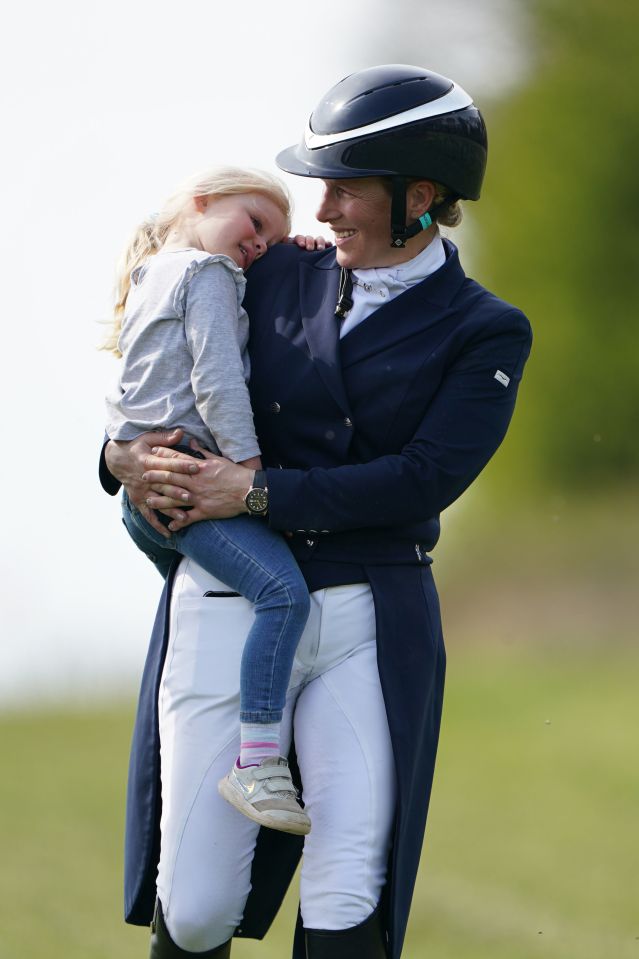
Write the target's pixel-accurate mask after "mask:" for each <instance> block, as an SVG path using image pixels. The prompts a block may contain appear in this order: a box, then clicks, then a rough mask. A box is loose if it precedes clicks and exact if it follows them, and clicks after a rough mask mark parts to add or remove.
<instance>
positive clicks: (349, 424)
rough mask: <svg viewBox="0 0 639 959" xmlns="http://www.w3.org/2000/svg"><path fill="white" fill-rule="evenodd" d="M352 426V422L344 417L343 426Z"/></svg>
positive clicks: (348, 417) (347, 417)
mask: <svg viewBox="0 0 639 959" xmlns="http://www.w3.org/2000/svg"><path fill="white" fill-rule="evenodd" d="M352 425H353V421H352V420H351V418H350V416H345V417H344V426H352Z"/></svg>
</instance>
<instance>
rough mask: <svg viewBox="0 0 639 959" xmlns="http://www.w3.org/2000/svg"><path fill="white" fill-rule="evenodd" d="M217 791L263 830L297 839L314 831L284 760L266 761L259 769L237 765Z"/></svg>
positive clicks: (274, 758)
mask: <svg viewBox="0 0 639 959" xmlns="http://www.w3.org/2000/svg"><path fill="white" fill-rule="evenodd" d="M217 788H218V792H219V794H220V796H223V797H224V799H226V801H227V802H230V803H231V805H232V806H235V808H236V809H239V811H240V812H241V813H244V815H245V816H248V818H249V819H253V820H254V821H255V822H259V824H260V825H261V826H268V827H269V828H270V829H280V830H281V831H282V832H292V833H294V834H295V835H296V836H305V835H306V834H307V833H308V832H310V830H311V820H310V819H309V818H308V816H307V815H306V813H305V812H304V810H303V809H302V807H301V806H300V804H299V800H298V798H297V790H296V789H295V786H294V785H293V780H292V779H291V771H290V769H289V768H288V762H287V760H286V759H284V758H283V757H282V756H275V757H272V758H269V759H263V760H262V762H261V763H260V764H259V766H244V767H242V766H238V765H237V763H235V764H234V765H233V768H232V770H231V771H230V773H229V774H228V776H225V777H224V779H220V781H219V783H218V786H217Z"/></svg>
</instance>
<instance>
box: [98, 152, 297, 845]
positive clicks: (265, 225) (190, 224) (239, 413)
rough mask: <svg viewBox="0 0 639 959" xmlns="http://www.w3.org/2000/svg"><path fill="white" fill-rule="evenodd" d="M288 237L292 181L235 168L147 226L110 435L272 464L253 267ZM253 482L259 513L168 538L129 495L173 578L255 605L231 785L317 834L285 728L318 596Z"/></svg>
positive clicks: (123, 281)
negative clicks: (254, 380) (273, 526)
mask: <svg viewBox="0 0 639 959" xmlns="http://www.w3.org/2000/svg"><path fill="white" fill-rule="evenodd" d="M289 229H290V200H289V197H288V195H287V193H286V191H285V188H284V186H283V185H282V184H281V183H280V181H279V180H277V179H276V178H275V177H272V176H270V175H268V174H265V173H262V172H258V171H248V170H238V169H235V168H228V167H227V168H219V169H215V170H213V171H211V172H209V173H206V174H204V175H203V176H199V177H194V178H192V179H191V180H189V181H188V182H187V183H186V184H184V186H183V187H182V188H181V189H180V190H179V191H178V192H177V193H176V194H175V195H174V196H173V197H171V199H170V200H169V201H168V202H167V203H166V204H165V206H164V207H163V209H162V210H161V211H160V213H159V214H157V216H154V217H152V218H151V219H149V220H148V221H146V222H145V223H143V224H142V225H141V226H140V227H139V229H138V230H137V232H136V234H135V236H134V237H133V240H132V242H131V244H130V245H129V247H128V249H127V251H126V253H125V256H124V262H123V265H122V272H121V276H120V278H119V302H118V304H117V306H116V309H115V321H114V329H113V333H112V336H111V338H110V340H109V342H108V343H107V344H106V346H107V348H110V349H112V350H113V352H115V353H116V355H121V356H122V360H123V364H122V370H121V373H120V377H119V382H118V384H117V387H116V388H115V390H114V391H113V392H112V393H111V394H110V395H109V396H108V397H107V432H108V434H109V436H110V438H111V439H115V440H132V439H135V438H136V437H137V436H139V435H140V434H141V433H145V432H147V431H150V430H157V429H170V428H173V427H178V426H179V427H181V428H182V430H183V431H184V434H185V440H184V442H185V443H187V442H188V441H189V440H190V439H195V440H197V442H198V443H199V444H200V445H201V446H202V447H204V448H206V449H208V450H210V451H211V452H213V453H220V454H221V455H223V456H226V457H228V458H229V459H232V460H234V461H235V462H238V463H242V464H243V465H245V466H248V467H250V468H251V469H255V470H257V471H260V470H261V468H262V464H261V461H260V449H259V446H258V442H257V438H256V435H255V430H254V428H253V414H252V411H251V405H250V401H249V394H248V389H247V386H246V381H247V379H248V374H249V367H248V357H247V352H246V345H247V339H248V317H247V315H246V312H245V310H243V309H242V298H243V296H244V288H245V285H246V280H245V278H244V272H245V271H246V270H248V268H249V267H250V266H251V264H252V263H253V261H254V260H256V259H257V258H258V257H261V256H263V255H264V254H265V253H266V252H267V250H268V248H269V246H271V245H272V244H273V243H277V242H279V241H280V240H282V239H283V238H284V237H285V236H286V235H287V234H288V231H289ZM186 452H189V453H192V450H191V449H189V448H188V447H187V449H186ZM262 485H263V484H262ZM253 486H254V490H256V492H253V491H252V501H251V498H250V497H251V494H249V498H247V507H248V508H249V511H250V512H253V513H254V514H255V515H250V516H238V517H235V518H232V519H224V520H218V521H210V520H207V521H203V522H199V523H194V524H193V525H191V526H189V527H187V528H186V529H184V530H181V531H179V532H177V533H174V534H172V535H171V537H170V539H168V540H167V539H165V538H164V537H163V536H162V535H161V534H160V533H158V532H157V530H155V529H153V527H152V526H151V525H150V524H149V523H148V522H147V521H146V519H145V518H144V516H142V514H141V513H140V512H139V511H138V510H136V509H135V508H134V507H133V506H132V505H131V503H130V502H129V500H128V498H127V497H126V494H125V496H124V499H123V514H124V524H125V526H126V528H127V530H128V531H129V533H130V535H131V537H132V539H133V540H134V542H135V543H136V545H137V546H138V547H139V548H140V549H141V550H143V552H145V553H146V554H147V555H148V556H149V557H150V558H151V559H152V560H153V561H154V562H155V563H156V565H157V566H158V569H159V570H160V572H161V573H162V574H163V575H164V576H166V574H167V572H168V568H169V566H170V565H171V562H172V561H173V560H174V558H175V552H176V551H177V552H178V553H181V554H182V555H184V556H189V557H191V558H192V559H194V560H195V561H196V562H197V563H199V564H200V565H201V566H202V567H204V569H206V570H207V571H208V572H209V573H211V574H212V575H214V576H216V577H217V578H219V579H221V580H222V581H223V582H224V583H226V584H227V585H228V586H229V587H230V588H231V589H233V590H236V591H237V592H238V593H240V594H242V595H243V596H245V597H246V598H247V599H250V600H251V601H252V602H253V603H254V604H255V622H254V625H253V627H252V629H251V632H250V633H249V636H248V638H247V640H246V646H245V649H244V653H243V658H242V669H241V676H240V723H241V740H240V742H241V745H240V754H239V757H238V759H237V761H236V763H235V764H234V767H233V769H232V770H231V771H230V773H229V774H228V776H226V777H225V778H224V779H222V780H221V781H220V783H219V787H218V788H219V791H220V793H221V795H222V796H223V797H224V798H225V799H227V800H228V801H229V802H231V803H232V804H233V805H234V806H235V807H236V808H237V809H239V810H240V811H241V812H243V813H244V814H245V815H246V816H249V817H250V818H251V819H254V820H255V821H256V822H259V823H260V824H261V825H264V826H270V827H272V828H274V829H281V830H283V831H286V832H293V833H297V834H305V833H307V832H308V831H309V829H310V820H309V818H308V816H307V815H306V813H305V812H304V810H303V809H302V808H301V806H300V804H299V802H298V800H297V796H296V792H295V789H294V787H293V784H292V781H291V775H290V772H289V768H288V763H287V761H286V759H283V758H282V757H281V756H280V751H281V750H280V722H281V719H282V710H283V707H284V703H285V698H286V690H287V686H288V681H289V677H290V672H291V667H292V663H293V656H294V653H295V649H296V647H297V643H298V641H299V638H300V636H301V634H302V631H303V629H304V626H305V624H306V619H307V617H308V612H309V596H308V591H307V589H306V585H305V583H304V580H303V578H302V575H301V573H300V571H299V569H298V567H297V564H296V563H295V560H294V559H293V557H292V556H291V553H290V551H289V549H288V547H287V546H286V544H285V542H284V540H283V539H282V537H281V536H280V535H279V534H278V533H275V532H273V531H272V530H270V529H268V527H267V526H266V524H265V523H264V521H263V518H262V516H263V515H265V509H264V504H263V502H261V498H260V492H261V491H260V489H259V487H260V477H259V472H258V473H257V474H256V479H255V480H254V483H253ZM167 523H168V520H167Z"/></svg>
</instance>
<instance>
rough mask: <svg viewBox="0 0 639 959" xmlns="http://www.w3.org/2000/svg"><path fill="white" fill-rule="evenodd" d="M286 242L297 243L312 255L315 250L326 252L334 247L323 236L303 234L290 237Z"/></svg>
mask: <svg viewBox="0 0 639 959" xmlns="http://www.w3.org/2000/svg"><path fill="white" fill-rule="evenodd" d="M284 242H285V243H297V245H298V246H299V247H301V248H302V249H303V250H308V251H309V252H311V253H312V252H313V250H325V249H326V248H327V247H329V246H332V245H333V244H332V243H331V241H330V240H326V239H325V238H324V237H323V236H303V235H302V234H301V233H296V234H295V236H289V237H288V239H287V240H285V241H284Z"/></svg>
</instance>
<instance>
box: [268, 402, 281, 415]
mask: <svg viewBox="0 0 639 959" xmlns="http://www.w3.org/2000/svg"><path fill="white" fill-rule="evenodd" d="M281 409H282V407H281V406H280V404H279V403H271V405H270V406H269V408H268V411H269V413H279V411H280V410H281Z"/></svg>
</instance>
